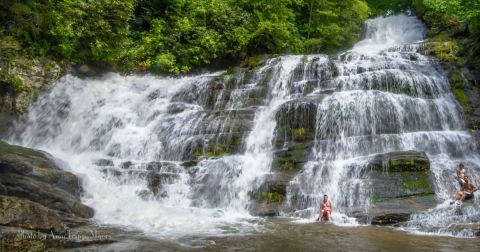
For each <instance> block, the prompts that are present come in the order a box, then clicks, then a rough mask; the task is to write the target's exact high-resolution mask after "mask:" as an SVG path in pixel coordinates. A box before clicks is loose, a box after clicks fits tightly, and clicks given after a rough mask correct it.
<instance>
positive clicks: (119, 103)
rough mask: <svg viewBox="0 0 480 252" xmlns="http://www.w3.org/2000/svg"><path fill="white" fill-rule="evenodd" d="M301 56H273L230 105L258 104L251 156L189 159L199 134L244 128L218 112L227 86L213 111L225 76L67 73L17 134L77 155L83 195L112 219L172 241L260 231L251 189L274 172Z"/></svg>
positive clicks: (72, 160) (70, 157) (105, 219)
mask: <svg viewBox="0 0 480 252" xmlns="http://www.w3.org/2000/svg"><path fill="white" fill-rule="evenodd" d="M299 62H301V57H300V56H285V57H282V59H281V60H278V59H272V60H270V61H269V62H267V63H266V65H265V66H264V67H263V68H261V69H259V70H258V71H257V72H256V73H255V76H253V77H252V78H250V81H252V83H240V84H238V85H241V88H237V89H234V90H233V91H232V93H233V94H235V95H233V94H232V95H231V96H230V100H229V101H228V103H227V104H226V105H225V104H224V106H225V111H227V113H229V112H228V111H231V112H232V111H233V112H236V113H240V112H244V113H246V114H248V113H249V111H251V112H255V111H257V112H255V113H254V118H253V125H252V127H251V130H250V131H249V132H250V133H248V132H247V134H246V135H245V140H244V141H243V142H244V144H243V145H244V149H245V151H244V153H243V154H237V155H229V156H226V157H221V158H218V159H210V158H203V159H202V160H201V161H199V162H198V165H195V166H194V167H185V166H184V165H183V161H188V160H185V157H186V156H190V154H192V153H191V152H192V148H196V147H197V145H195V144H197V143H196V142H197V141H199V139H198V136H199V135H201V136H204V137H205V136H211V135H215V136H216V137H218V136H221V135H229V136H230V137H231V134H230V133H231V132H230V131H236V130H237V129H233V128H234V127H235V125H233V126H232V124H233V123H232V122H230V120H229V116H228V115H227V116H226V117H225V118H223V117H222V118H223V119H219V117H218V116H214V115H211V113H215V111H216V110H215V106H217V105H218V104H217V103H219V101H221V100H222V94H223V93H221V94H220V95H219V98H218V100H217V101H214V102H213V103H214V105H213V106H214V110H213V112H212V110H208V109H205V107H206V105H205V104H206V103H207V102H205V101H204V100H206V99H207V100H208V98H205V97H204V96H207V95H208V94H205V93H206V92H208V88H210V87H211V86H212V83H214V82H215V80H217V79H222V78H223V76H221V73H214V74H210V75H201V76H194V77H183V78H160V77H151V76H127V77H123V76H120V75H117V74H109V75H106V76H104V77H102V78H100V79H84V80H82V79H79V78H76V77H73V76H65V77H63V78H62V79H61V80H60V81H59V83H57V84H56V86H55V88H54V89H53V90H52V91H51V92H50V93H47V94H45V95H42V96H41V97H40V98H39V100H38V102H37V103H36V104H35V105H33V106H32V108H31V109H30V111H29V117H28V121H27V122H26V123H24V124H20V125H17V127H18V129H21V130H18V132H20V134H19V135H18V136H17V137H16V138H12V139H11V141H13V142H15V143H18V144H21V145H24V146H31V147H35V148H39V149H43V150H46V151H48V152H50V153H52V154H53V155H55V156H57V157H59V158H61V159H63V160H65V161H67V162H68V164H69V166H70V167H71V169H72V172H74V173H76V174H77V175H79V176H80V177H81V178H83V181H84V188H85V195H84V197H83V199H84V201H85V203H86V204H88V205H90V206H92V207H93V208H94V209H95V211H96V214H95V219H96V220H97V221H98V222H100V223H102V224H113V225H119V226H123V227H129V228H133V229H140V230H142V231H144V232H146V233H149V234H152V235H160V236H162V237H167V238H168V237H181V236H185V235H223V234H228V233H238V232H240V233H241V232H245V231H248V230H253V229H255V228H256V225H257V222H258V219H256V218H254V217H252V216H251V215H250V214H249V213H248V207H249V201H250V196H249V193H250V192H251V191H252V190H253V189H255V188H256V187H258V186H259V184H260V183H261V179H262V176H263V175H264V174H266V173H268V172H269V170H270V164H271V160H272V158H271V146H272V144H271V142H272V138H273V133H274V129H275V120H274V116H275V111H276V109H277V107H278V106H279V105H280V104H282V103H283V102H285V101H286V100H287V99H289V98H288V97H289V95H290V93H289V92H288V89H287V87H288V85H287V82H288V78H289V77H290V76H291V71H292V70H293V69H294V67H295V66H296V65H297V64H298V63H299ZM267 77H268V78H267ZM237 82H241V81H237ZM262 85H263V86H265V87H264V89H266V91H267V94H266V96H265V97H264V98H263V99H262V100H263V102H262V104H260V105H261V106H253V107H252V106H247V105H245V103H246V102H245V100H248V99H245V97H246V98H248V97H249V90H250V91H251V90H255V89H257V88H258V89H261V88H262ZM192 94H193V96H195V97H190V96H191V95H192ZM241 98H244V99H243V100H242V99H241ZM210 103H211V102H208V104H210ZM218 106H221V105H218ZM233 112H232V113H233ZM247 112H248V113H247ZM250 114H251V113H250ZM230 115H231V114H230ZM232 134H233V133H232ZM200 140H204V139H200ZM240 140H241V139H240ZM207 146H208V144H207ZM204 148H205V146H204ZM196 151H198V149H196ZM193 155H195V153H193ZM152 172H157V173H156V174H158V175H154V176H159V177H160V178H159V180H160V181H163V180H162V179H163V176H168V177H169V178H171V179H170V180H173V182H172V181H169V182H167V183H164V184H162V185H161V188H160V189H158V190H159V192H158V194H157V195H152V193H151V192H149V179H152V178H151V176H152ZM153 179H155V177H153ZM167 180H168V179H167Z"/></svg>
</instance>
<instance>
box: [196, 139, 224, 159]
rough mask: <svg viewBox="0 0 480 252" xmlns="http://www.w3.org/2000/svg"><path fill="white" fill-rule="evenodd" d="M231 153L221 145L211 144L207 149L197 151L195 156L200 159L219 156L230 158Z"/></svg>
mask: <svg viewBox="0 0 480 252" xmlns="http://www.w3.org/2000/svg"><path fill="white" fill-rule="evenodd" d="M228 155H230V153H229V152H228V151H227V150H226V147H225V146H224V145H222V144H220V143H211V144H209V145H208V147H207V148H204V149H196V150H195V151H194V152H193V156H194V157H196V158H198V157H200V156H205V157H218V156H220V157H221V156H228Z"/></svg>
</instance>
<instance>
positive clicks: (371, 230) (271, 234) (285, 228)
mask: <svg viewBox="0 0 480 252" xmlns="http://www.w3.org/2000/svg"><path fill="white" fill-rule="evenodd" d="M117 239H118V240H119V242H117V243H114V244H110V245H102V246H93V247H89V248H82V251H84V250H87V251H88V250H92V251H96V250H107V251H109V250H113V251H134V250H135V251H160V250H161V251H185V250H196V251H327V250H332V251H478V248H479V247H480V239H478V238H476V239H465V238H455V237H439V236H424V235H412V234H409V233H406V232H402V231H398V230H394V229H392V228H386V227H375V226H359V227H339V226H335V225H332V224H322V223H307V224H305V223H304V224H300V223H295V222H293V221H292V219H279V218H274V219H268V220H267V221H266V223H265V228H264V230H263V231H262V232H258V233H254V234H249V235H243V236H238V235H236V236H225V237H208V238H205V237H203V238H202V237H184V238H182V239H181V240H177V241H166V240H151V239H147V238H145V237H144V236H142V235H139V234H137V235H136V236H135V235H132V236H129V235H126V234H123V237H117ZM73 251H75V250H73Z"/></svg>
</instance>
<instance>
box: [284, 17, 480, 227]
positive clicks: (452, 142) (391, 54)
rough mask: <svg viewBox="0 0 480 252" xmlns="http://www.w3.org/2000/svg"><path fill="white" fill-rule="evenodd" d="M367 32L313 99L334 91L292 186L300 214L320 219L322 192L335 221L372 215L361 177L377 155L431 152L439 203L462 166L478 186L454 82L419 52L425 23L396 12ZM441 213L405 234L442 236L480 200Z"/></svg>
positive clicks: (467, 218) (472, 213) (418, 220)
mask: <svg viewBox="0 0 480 252" xmlns="http://www.w3.org/2000/svg"><path fill="white" fill-rule="evenodd" d="M366 28H367V30H366V38H365V39H364V40H362V41H360V42H358V43H357V44H356V45H355V46H354V48H353V49H352V50H350V51H347V52H346V53H343V54H341V55H339V59H338V60H336V61H334V64H335V66H336V72H337V75H338V76H336V77H334V78H332V79H330V80H328V81H324V82H319V85H318V88H317V90H316V91H315V92H314V94H313V95H315V93H321V92H322V90H333V91H334V92H333V93H332V94H331V95H328V96H326V97H325V98H324V99H323V100H322V101H321V103H320V104H319V105H318V110H317V128H316V135H315V146H314V148H313V152H312V157H311V158H310V161H309V162H308V163H307V164H306V165H305V166H304V169H303V170H302V171H301V172H300V173H299V174H298V175H297V176H296V178H295V179H294V180H293V181H292V182H291V184H290V186H289V198H290V199H289V202H288V203H289V204H291V205H293V208H295V209H297V210H296V213H297V214H300V215H305V214H306V215H307V216H309V217H310V218H312V217H313V216H315V214H317V212H318V207H319V203H320V200H321V198H322V196H323V194H328V195H330V196H331V197H332V198H333V202H334V205H335V206H336V208H337V216H335V215H334V220H335V221H336V222H338V223H342V222H345V221H346V222H347V223H352V221H351V220H349V219H348V218H345V216H344V215H343V214H344V213H349V212H352V210H356V211H358V210H359V209H363V210H361V211H364V212H367V211H368V209H369V208H370V207H371V204H372V202H371V200H372V195H371V190H370V187H371V184H370V183H369V179H368V178H367V179H364V178H362V174H363V171H364V170H365V168H366V167H367V166H368V164H369V162H371V160H372V158H373V157H374V156H375V155H376V154H379V153H387V152H394V151H408V150H416V151H424V152H426V154H427V155H428V158H429V160H430V162H431V171H432V173H433V174H434V177H435V178H434V183H435V191H436V196H437V198H438V199H439V200H441V201H443V200H447V199H450V198H451V197H452V195H453V194H454V193H455V192H456V184H455V183H456V181H455V179H454V168H455V167H456V166H457V165H458V164H459V163H461V162H463V163H465V164H466V165H467V166H468V167H469V174H471V175H472V177H474V180H475V181H479V180H478V179H479V178H478V177H477V176H476V174H478V171H479V170H478V165H477V163H478V160H479V159H478V155H477V153H476V150H477V149H476V146H475V144H474V139H473V138H472V137H471V136H470V135H469V134H468V132H466V130H465V126H464V123H463V118H462V111H461V109H460V108H459V106H458V104H457V102H456V100H455V98H454V96H453V94H452V93H451V91H450V86H449V83H448V81H447V80H446V78H445V77H444V75H443V74H442V73H441V72H440V71H439V70H437V69H436V68H435V63H434V62H432V60H431V59H429V58H428V57H425V56H423V55H422V54H420V53H419V51H420V50H421V49H422V44H421V43H420V42H421V41H422V39H423V34H424V32H425V29H424V26H423V24H422V23H421V22H420V21H419V20H418V19H416V18H415V17H408V16H404V15H399V16H392V17H386V18H376V19H373V20H369V21H367V24H366ZM293 196H294V197H295V199H293V200H292V197H293ZM445 204H446V203H444V204H443V205H445ZM446 205H448V204H446ZM444 208H445V207H440V209H441V210H431V211H429V212H427V213H421V214H417V215H414V216H413V217H412V219H411V221H409V222H408V224H407V226H406V229H408V230H418V231H421V232H436V233H442V232H443V233H445V232H447V231H446V230H448V227H449V225H452V224H454V223H456V224H468V223H471V222H475V221H478V220H479V217H480V216H479V213H480V212H479V208H478V206H477V205H476V203H475V205H474V206H470V207H467V208H465V209H464V211H463V213H462V214H460V215H459V214H458V212H455V211H456V210H454V209H452V208H450V209H447V210H446V209H444ZM445 215H450V216H451V217H450V218H447V219H445V218H444V217H445ZM335 217H336V218H335ZM447 233H448V232H447ZM450 234H453V233H450ZM460 235H464V233H462V234H460Z"/></svg>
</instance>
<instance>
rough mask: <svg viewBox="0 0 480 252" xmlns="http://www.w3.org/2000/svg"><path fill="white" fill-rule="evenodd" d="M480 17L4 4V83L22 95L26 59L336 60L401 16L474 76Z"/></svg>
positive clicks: (431, 11) (176, 65)
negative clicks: (373, 29)
mask: <svg viewBox="0 0 480 252" xmlns="http://www.w3.org/2000/svg"><path fill="white" fill-rule="evenodd" d="M479 10H480V0H391V1H386V0H380V1H373V0H368V1H364V0H343V1H335V0H195V1H193V0H20V1H19V0H2V1H1V3H0V22H1V24H2V25H1V27H0V82H2V83H4V84H9V85H12V86H13V87H14V89H15V90H17V91H22V76H21V75H19V74H18V72H19V70H18V69H21V68H22V65H25V64H28V62H31V61H30V60H29V59H48V60H51V61H53V62H57V63H59V64H60V65H63V66H67V65H72V64H78V63H86V62H106V63H108V64H111V65H113V66H115V69H117V70H118V71H121V72H131V71H148V72H152V73H172V74H181V73H187V72H190V71H192V69H195V68H198V67H204V66H209V65H212V64H219V63H221V64H222V65H224V63H228V64H244V65H253V66H254V65H255V64H256V60H255V57H256V56H258V55H264V54H285V53H295V54H307V53H334V52H336V51H338V50H341V49H345V48H348V47H349V46H351V45H352V44H353V43H354V42H355V41H357V40H358V39H359V37H360V35H361V31H362V22H363V21H364V20H365V19H367V18H369V17H372V16H377V15H385V14H387V13H397V12H409V13H412V14H415V15H418V16H419V17H420V18H422V19H423V20H424V21H425V23H426V24H427V25H428V26H429V36H430V37H432V38H433V39H432V43H433V44H432V46H433V47H434V50H435V56H437V57H439V58H441V59H444V60H447V61H451V62H453V63H454V64H458V65H462V64H463V65H466V64H469V65H472V66H473V67H475V66H478V65H480V64H479V62H478V60H479V57H478V55H479V54H480V53H479V51H480V48H479V47H480V46H479V38H480V28H479V27H480V11H479ZM47 66H48V65H47Z"/></svg>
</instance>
